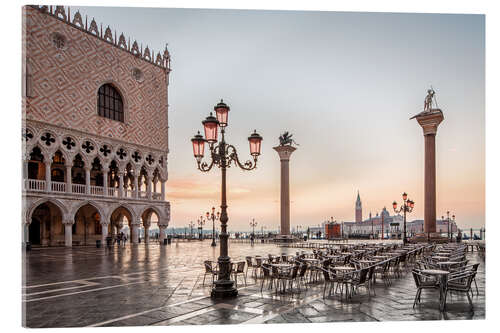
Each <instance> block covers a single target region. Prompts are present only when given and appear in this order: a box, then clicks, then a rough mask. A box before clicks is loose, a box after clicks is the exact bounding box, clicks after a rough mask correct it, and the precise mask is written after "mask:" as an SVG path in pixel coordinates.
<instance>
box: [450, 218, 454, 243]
mask: <svg viewBox="0 0 500 333" xmlns="http://www.w3.org/2000/svg"><path fill="white" fill-rule="evenodd" d="M451 218H452V220H451V221H452V222H453V224H452V225H451V231H450V241H451V240H453V225H454V224H455V214H453V215H452V216H451Z"/></svg>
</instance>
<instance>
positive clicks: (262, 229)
mask: <svg viewBox="0 0 500 333" xmlns="http://www.w3.org/2000/svg"><path fill="white" fill-rule="evenodd" d="M264 229H266V227H265V226H261V227H260V230H261V233H262V238H264Z"/></svg>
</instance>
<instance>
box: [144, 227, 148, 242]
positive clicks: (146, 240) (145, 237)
mask: <svg viewBox="0 0 500 333" xmlns="http://www.w3.org/2000/svg"><path fill="white" fill-rule="evenodd" d="M144 243H146V244H149V224H145V225H144Z"/></svg>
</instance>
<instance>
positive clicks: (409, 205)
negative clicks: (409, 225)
mask: <svg viewBox="0 0 500 333" xmlns="http://www.w3.org/2000/svg"><path fill="white" fill-rule="evenodd" d="M402 197H403V205H402V206H401V207H400V208H399V209H398V203H397V202H396V201H394V202H393V203H392V208H394V212H395V213H396V214H397V213H401V212H403V244H406V242H407V240H406V213H411V212H412V210H413V207H414V206H415V202H413V201H412V200H410V199H408V194H406V192H404V193H403V195H402Z"/></svg>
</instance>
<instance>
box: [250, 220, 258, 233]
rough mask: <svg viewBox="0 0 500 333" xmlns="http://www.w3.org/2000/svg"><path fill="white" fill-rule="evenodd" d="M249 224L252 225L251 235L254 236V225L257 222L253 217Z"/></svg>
mask: <svg viewBox="0 0 500 333" xmlns="http://www.w3.org/2000/svg"><path fill="white" fill-rule="evenodd" d="M250 226H251V227H252V236H253V237H254V238H255V227H256V226H257V222H255V219H252V222H250Z"/></svg>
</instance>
